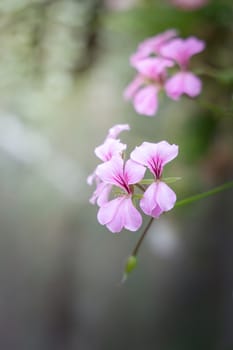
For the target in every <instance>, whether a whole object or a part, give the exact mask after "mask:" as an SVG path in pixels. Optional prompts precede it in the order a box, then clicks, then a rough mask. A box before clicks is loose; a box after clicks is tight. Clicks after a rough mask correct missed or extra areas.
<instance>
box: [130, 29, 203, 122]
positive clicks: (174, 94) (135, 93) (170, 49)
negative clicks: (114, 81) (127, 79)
mask: <svg viewBox="0 0 233 350" xmlns="http://www.w3.org/2000/svg"><path fill="white" fill-rule="evenodd" d="M204 48H205V43H204V42H203V41H202V40H199V39H197V38H195V37H189V38H187V39H181V38H179V37H177V32H176V31H175V30H173V29H171V30H167V31H165V32H164V33H161V34H159V35H156V36H154V37H151V38H148V39H146V40H145V41H143V42H142V43H140V44H139V46H138V48H137V51H136V53H134V54H133V55H132V56H131V58H130V63H131V65H132V66H133V67H134V68H135V69H136V71H137V75H136V77H135V79H134V80H133V81H132V82H131V83H130V84H129V85H128V87H127V88H126V89H125V91H124V97H125V98H126V99H127V100H132V102H133V105H134V108H135V110H136V112H137V113H139V114H143V115H146V116H154V115H155V113H156V112H157V109H158V94H159V92H160V91H163V90H164V91H165V93H166V94H167V96H168V97H170V98H171V99H172V100H179V98H180V97H181V96H182V95H183V94H186V95H188V96H190V97H196V96H198V95H199V94H200V92H201V89H202V83H201V80H200V79H199V78H198V77H197V76H196V75H195V74H193V73H192V72H191V71H190V69H189V65H190V59H191V57H192V56H193V55H196V54H197V53H199V52H201V51H203V50H204ZM171 67H178V68H179V69H178V71H176V72H175V73H173V74H172V75H169V74H168V69H169V68H171Z"/></svg>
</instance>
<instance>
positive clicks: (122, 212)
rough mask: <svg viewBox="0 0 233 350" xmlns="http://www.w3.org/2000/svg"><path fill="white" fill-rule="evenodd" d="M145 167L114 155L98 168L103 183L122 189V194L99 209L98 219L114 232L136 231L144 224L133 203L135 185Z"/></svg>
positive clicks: (97, 171) (142, 174)
mask: <svg viewBox="0 0 233 350" xmlns="http://www.w3.org/2000/svg"><path fill="white" fill-rule="evenodd" d="M145 170H146V169H145V167H144V166H141V165H139V164H137V163H135V162H133V161H132V160H128V161H127V162H126V163H125V164H124V161H123V159H122V158H121V157H116V156H114V157H112V159H111V160H110V161H108V162H106V163H103V164H100V165H99V166H98V167H97V169H96V174H97V176H98V177H99V178H100V179H101V181H103V183H106V184H109V185H115V186H117V187H118V188H120V189H121V190H122V194H121V195H120V196H119V197H117V198H116V199H113V200H111V201H109V202H107V203H105V204H103V205H102V206H101V207H100V208H99V211H98V215H97V218H98V221H99V223H100V224H101V225H106V226H107V228H108V229H109V230H110V231H112V232H120V231H121V230H122V229H123V228H126V229H128V230H130V231H136V230H138V229H139V227H140V226H141V224H142V217H141V214H140V213H139V211H138V210H137V209H136V208H135V207H134V205H133V203H132V195H133V187H132V186H131V185H133V184H135V183H137V182H139V181H140V180H141V179H142V178H143V176H144V173H145Z"/></svg>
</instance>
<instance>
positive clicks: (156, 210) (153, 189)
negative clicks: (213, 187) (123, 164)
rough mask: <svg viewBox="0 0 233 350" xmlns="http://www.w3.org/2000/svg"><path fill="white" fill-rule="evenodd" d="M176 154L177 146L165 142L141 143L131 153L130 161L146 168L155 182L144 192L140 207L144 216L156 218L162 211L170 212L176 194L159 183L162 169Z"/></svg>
mask: <svg viewBox="0 0 233 350" xmlns="http://www.w3.org/2000/svg"><path fill="white" fill-rule="evenodd" d="M177 154H178V146H177V145H170V144H169V143H168V142H166V141H161V142H159V143H150V142H143V143H142V145H141V146H139V147H136V148H135V150H134V151H133V152H132V153H131V159H132V160H134V161H135V162H137V163H139V164H141V165H144V166H146V167H148V169H149V170H150V171H151V173H152V174H153V175H154V178H155V182H154V183H152V184H151V185H150V186H149V187H148V188H147V189H146V191H145V192H144V195H143V198H142V199H141V201H140V207H141V209H142V210H143V211H144V213H145V214H147V215H150V216H153V217H156V218H158V217H159V216H160V214H161V213H163V212H164V211H168V210H171V209H172V208H173V207H174V205H175V202H176V194H175V192H173V191H172V189H171V188H170V187H169V186H167V184H166V183H165V182H163V181H161V176H162V172H163V167H164V165H166V164H167V163H168V162H170V161H171V160H172V159H174V158H175V157H176V156H177Z"/></svg>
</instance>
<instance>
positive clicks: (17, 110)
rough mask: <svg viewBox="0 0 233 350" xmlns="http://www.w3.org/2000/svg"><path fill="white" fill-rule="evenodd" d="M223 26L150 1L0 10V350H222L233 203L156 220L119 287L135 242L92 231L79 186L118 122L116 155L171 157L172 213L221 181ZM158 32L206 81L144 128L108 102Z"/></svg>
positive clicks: (224, 149)
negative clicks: (179, 202)
mask: <svg viewBox="0 0 233 350" xmlns="http://www.w3.org/2000/svg"><path fill="white" fill-rule="evenodd" d="M232 20H233V8H232V2H231V1H230V0H229V1H228V0H222V1H220V0H219V1H214V0H213V1H211V0H210V1H209V5H208V6H206V7H204V8H202V9H200V10H197V11H194V12H187V11H182V10H179V9H176V8H175V7H173V6H171V4H170V3H169V1H155V0H144V1H142V0H141V1H140V0H137V1H136V0H131V1H130V0H118V1H117V0H105V1H101V0H83V1H81V0H47V1H46V0H31V1H30V0H1V1H0V170H1V171H0V196H1V202H0V221H1V235H0V349H1V350H16V349H17V350H42V349H43V350H74V349H76V350H77V349H78V350H119V349H122V350H123V349H124V350H125V349H126V350H131V349H133V350H152V349H158V350H192V349H193V350H194V349H195V350H197V349H198V350H215V349H216V350H225V349H227V350H228V349H229V350H230V349H233V329H232V327H233V326H232V324H233V253H232V252H233V219H232V205H233V198H232V194H233V191H232V190H228V191H226V192H224V193H221V194H217V195H215V196H212V197H209V198H208V199H204V200H202V201H200V202H196V203H195V204H192V205H191V204H190V205H189V206H186V207H182V208H177V209H174V210H173V211H172V212H170V213H167V214H166V215H164V216H163V217H161V219H160V220H158V221H156V222H155V223H154V224H153V226H152V228H151V230H150V232H149V233H148V236H147V239H146V240H145V242H144V244H143V246H142V247H141V250H140V254H139V266H138V268H137V270H136V271H135V272H134V273H132V275H131V276H130V278H129V280H128V281H127V283H126V284H125V285H123V286H122V285H121V284H120V281H121V277H122V269H123V266H124V262H125V259H126V258H127V256H128V255H129V254H130V252H131V251H132V249H133V247H134V245H135V243H136V241H137V239H138V237H139V236H140V232H137V233H133V232H129V231H124V232H121V233H120V234H112V233H111V232H109V231H108V230H107V229H106V228H105V227H102V226H100V225H99V224H98V222H97V220H96V213H97V208H96V207H93V206H91V205H90V204H89V202H88V200H89V197H90V195H91V193H92V190H93V189H91V188H90V187H88V186H87V184H86V177H87V176H88V174H89V173H91V172H92V170H93V169H94V167H95V166H96V164H97V163H98V160H97V159H96V158H95V156H94V153H93V150H94V147H96V146H97V145H99V144H101V143H102V141H103V140H104V138H105V136H106V133H107V130H108V129H109V128H110V127H111V126H113V125H114V124H118V123H129V124H130V125H131V131H130V132H129V133H128V132H125V133H124V134H122V140H123V141H124V142H126V143H128V145H129V146H128V150H129V152H130V151H131V150H132V149H133V148H134V147H135V145H139V144H140V143H141V142H143V141H151V142H158V141H161V140H164V139H165V140H167V141H168V142H170V143H176V144H178V145H179V146H180V153H179V157H178V158H177V159H176V160H175V161H174V162H173V163H172V164H169V165H168V166H167V167H166V175H167V176H181V177H182V181H180V182H177V183H176V184H174V185H173V186H172V187H173V189H174V190H175V191H176V192H177V196H178V199H182V198H185V197H187V196H189V195H192V194H194V193H199V192H202V191H205V190H208V189H210V188H212V187H214V186H217V185H219V184H222V183H224V181H227V180H230V179H232V175H233V147H232V146H233V137H232V131H233V123H232V115H233V114H232V111H233V105H232V87H233V68H232V67H233V55H232V31H233V25H232V23H233V21H232ZM169 28H176V29H178V30H179V33H180V35H181V36H182V37H187V36H190V35H195V36H197V37H199V38H200V39H203V40H205V41H206V44H207V48H206V50H205V51H204V52H203V53H202V54H200V55H197V57H193V59H192V67H193V69H194V70H199V71H200V72H202V73H203V72H204V71H206V72H207V71H208V73H209V74H208V75H206V74H203V75H202V76H201V77H202V79H203V92H202V94H201V96H200V97H199V98H198V99H196V100H190V99H188V98H185V97H183V98H182V99H181V100H180V101H179V102H174V101H170V100H169V99H168V98H166V97H165V96H161V102H160V108H159V112H158V114H157V115H156V116H155V118H147V117H143V116H139V115H137V114H136V113H135V112H134V111H133V108H132V106H131V105H130V104H129V103H126V102H125V101H124V100H123V98H122V91H123V89H124V88H125V86H126V85H127V84H128V83H129V82H130V80H131V79H132V78H133V76H134V71H133V69H132V68H130V66H129V63H128V59H129V55H130V54H131V53H132V52H133V51H135V49H136V47H137V44H138V43H139V42H140V41H141V40H143V39H144V38H146V37H148V36H152V35H155V34H157V33H159V32H161V31H164V30H166V29H169ZM213 72H215V74H214V75H215V77H213ZM216 72H217V73H216ZM144 219H145V220H144V225H145V224H146V222H147V220H148V218H146V217H145V218H144Z"/></svg>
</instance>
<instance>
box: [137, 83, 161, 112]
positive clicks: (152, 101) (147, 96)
mask: <svg viewBox="0 0 233 350" xmlns="http://www.w3.org/2000/svg"><path fill="white" fill-rule="evenodd" d="M157 92H158V88H157V87H155V86H147V87H145V88H142V89H141V90H139V92H137V94H136V95H135V97H134V101H133V104H134V108H135V110H136V112H138V113H139V114H144V115H147V116H150V117H152V116H154V114H155V113H156V112H157V109H158V100H157Z"/></svg>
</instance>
